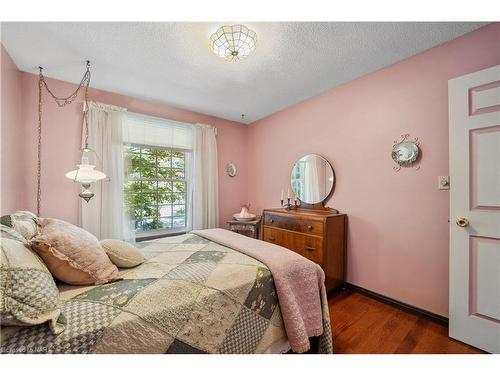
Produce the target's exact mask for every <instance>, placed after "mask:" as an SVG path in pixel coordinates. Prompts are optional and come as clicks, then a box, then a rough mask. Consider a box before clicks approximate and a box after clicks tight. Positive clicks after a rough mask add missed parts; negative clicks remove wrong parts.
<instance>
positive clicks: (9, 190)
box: [0, 46, 24, 215]
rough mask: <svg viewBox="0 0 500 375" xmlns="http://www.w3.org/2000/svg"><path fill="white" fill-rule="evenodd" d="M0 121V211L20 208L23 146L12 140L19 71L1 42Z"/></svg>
mask: <svg viewBox="0 0 500 375" xmlns="http://www.w3.org/2000/svg"><path fill="white" fill-rule="evenodd" d="M1 50H2V52H1V60H0V65H1V75H0V82H1V84H0V86H1V94H0V95H1V106H0V108H1V122H0V138H1V150H0V159H1V161H0V169H1V172H0V176H1V177H0V190H1V192H0V196H1V201H0V213H1V214H2V215H3V214H4V213H8V212H12V211H14V210H17V209H19V208H23V206H22V204H23V200H22V198H23V194H22V190H21V189H20V188H21V187H22V186H23V182H24V171H23V168H22V165H23V163H24V158H23V149H22V147H21V144H20V143H18V142H15V140H21V139H23V123H22V121H21V113H22V112H21V108H22V106H21V72H20V71H19V70H18V69H17V67H16V65H15V64H14V62H13V61H12V59H11V58H10V56H9V54H8V53H7V51H6V50H5V48H4V47H3V46H1Z"/></svg>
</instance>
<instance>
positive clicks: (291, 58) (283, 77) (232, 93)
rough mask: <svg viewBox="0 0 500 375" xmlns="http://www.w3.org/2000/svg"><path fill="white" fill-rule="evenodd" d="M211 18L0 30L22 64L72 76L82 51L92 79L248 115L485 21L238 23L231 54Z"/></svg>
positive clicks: (236, 116)
mask: <svg viewBox="0 0 500 375" xmlns="http://www.w3.org/2000/svg"><path fill="white" fill-rule="evenodd" d="M235 23H236V22H235ZM225 24H229V23H225ZM220 25H222V23H215V22H214V23H151V22H138V23H129V22H123V23H116V22H102V23H93V22H84V23H75V22H71V23H51V22H41V23H24V22H23V23H2V30H1V31H2V32H1V39H2V43H3V44H4V46H5V48H6V49H7V51H8V52H9V54H10V55H11V56H12V58H13V59H14V61H15V63H16V64H17V66H18V67H19V69H21V70H23V71H27V72H32V73H36V72H37V69H36V67H37V66H39V65H41V66H43V67H45V74H46V75H47V76H49V77H53V78H57V79H61V80H64V81H70V82H75V83H77V82H79V80H80V79H81V76H82V74H83V70H84V61H85V60H86V59H89V60H91V61H92V65H93V69H92V83H91V86H92V87H95V88H99V89H104V90H109V91H113V92H117V93H121V94H126V95H130V96H134V97H137V98H141V99H146V100H153V101H157V102H161V103H166V104H170V105H173V106H176V107H180V108H185V109H189V110H193V111H197V112H201V113H206V114H210V115H214V116H218V117H222V118H226V119H230V120H235V121H240V122H245V123H250V122H253V121H255V120H258V119H260V118H262V117H265V116H268V115H270V114H272V113H274V112H277V111H279V110H281V109H283V108H285V107H288V106H290V105H293V104H295V103H297V102H299V101H301V100H304V99H307V98H309V97H311V96H314V95H317V94H320V93H321V92H324V91H326V90H328V89H330V88H332V87H335V86H338V85H340V84H342V83H344V82H347V81H350V80H352V79H354V78H357V77H360V76H362V75H364V74H367V73H370V72H373V71H375V70H377V69H380V68H382V67H384V66H387V65H389V64H392V63H395V62H397V61H400V60H402V59H404V58H407V57H409V56H412V55H414V54H416V53H418V52H421V51H424V50H426V49H428V48H431V47H434V46H436V45H438V44H441V43H443V42H446V41H448V40H451V39H454V38H456V37H458V36H460V35H463V34H465V33H467V32H470V31H472V30H474V29H477V28H479V27H481V26H483V25H484V23H467V22H442V23H430V22H420V23H403V22H396V23H394V22H379V23H361V22H353V23H344V22H325V23H321V22H293V23H288V22H285V23H267V22H264V23H254V22H248V23H247V22H245V25H247V26H248V27H250V28H251V29H253V30H255V31H256V32H257V37H258V42H257V49H256V50H255V52H254V53H253V54H252V55H250V56H249V57H248V58H247V59H246V60H244V61H241V62H236V63H230V62H226V61H224V60H222V59H221V58H219V57H217V56H215V55H214V54H213V53H212V52H211V51H210V50H209V48H208V37H209V36H210V34H211V33H212V32H214V31H215V30H216V29H217V28H218V27H219V26H220ZM242 113H244V114H245V119H244V120H243V121H242V119H241V114H242Z"/></svg>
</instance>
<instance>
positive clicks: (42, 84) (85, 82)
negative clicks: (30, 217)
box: [36, 60, 90, 216]
mask: <svg viewBox="0 0 500 375" xmlns="http://www.w3.org/2000/svg"><path fill="white" fill-rule="evenodd" d="M86 67H87V70H86V71H85V74H84V75H83V77H82V80H81V81H80V84H79V85H78V87H77V89H76V90H75V91H74V92H73V93H71V95H69V96H67V97H58V96H56V95H55V94H54V93H53V92H52V91H51V90H50V89H49V86H48V85H47V82H46V81H45V77H44V76H43V68H42V67H41V66H40V67H38V69H39V70H40V73H39V75H38V153H37V155H38V161H37V196H36V214H37V216H40V209H41V204H42V184H41V176H42V104H43V101H42V91H43V90H42V89H43V88H45V89H46V90H47V92H48V93H49V94H50V96H51V97H52V99H54V101H55V102H56V103H57V105H58V106H59V107H65V106H66V105H68V104H71V103H73V101H74V100H75V99H76V97H77V96H78V93H79V92H80V89H81V88H82V87H85V109H84V113H83V121H84V123H85V124H84V125H85V148H88V138H89V135H88V134H89V132H88V121H87V120H88V89H89V84H90V61H88V60H87V65H86Z"/></svg>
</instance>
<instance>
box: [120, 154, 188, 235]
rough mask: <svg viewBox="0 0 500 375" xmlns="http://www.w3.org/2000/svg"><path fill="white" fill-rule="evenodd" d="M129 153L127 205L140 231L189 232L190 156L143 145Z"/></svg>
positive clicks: (127, 156) (127, 157) (126, 186)
mask: <svg viewBox="0 0 500 375" xmlns="http://www.w3.org/2000/svg"><path fill="white" fill-rule="evenodd" d="M125 151H126V159H127V160H128V163H127V164H128V166H129V170H130V173H129V175H128V178H127V181H126V183H125V202H126V204H127V207H128V210H129V214H130V215H131V217H132V218H133V219H134V221H135V229H136V231H137V232H147V231H152V230H165V229H166V230H168V229H183V228H185V227H186V225H187V218H186V212H187V199H186V198H187V197H186V191H187V189H186V183H187V181H186V152H183V151H177V150H174V149H167V148H158V147H154V148H153V147H147V146H140V145H132V146H126V148H125Z"/></svg>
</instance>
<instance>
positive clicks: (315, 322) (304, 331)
mask: <svg viewBox="0 0 500 375" xmlns="http://www.w3.org/2000/svg"><path fill="white" fill-rule="evenodd" d="M191 233H193V234H196V235H198V236H201V237H204V238H206V239H208V240H210V241H214V242H217V243H219V244H221V245H224V246H227V247H229V248H232V249H234V250H237V251H239V252H242V253H244V254H246V255H248V256H250V257H252V258H255V259H257V260H259V261H261V262H262V263H264V264H265V265H266V266H267V267H268V268H269V270H270V271H271V274H272V275H273V279H274V285H275V287H276V292H277V294H278V300H279V304H280V308H281V314H282V315H283V321H284V324H285V330H286V334H287V336H288V341H289V342H290V346H291V348H292V350H293V351H294V352H296V353H303V352H306V351H308V350H309V348H310V344H309V337H312V336H321V337H320V352H323V353H331V352H332V341H331V331H330V318H329V313H328V301H327V299H326V290H325V274H324V272H323V270H322V269H321V267H320V266H319V265H317V264H316V263H314V262H311V261H310V260H308V259H306V258H304V257H303V256H301V255H299V254H297V253H294V252H293V251H290V250H288V249H286V248H284V247H281V246H278V245H274V244H271V243H268V242H264V241H259V240H255V239H253V238H249V237H245V236H242V235H240V234H237V233H234V232H230V231H228V230H225V229H219V228H217V229H203V230H194V231H192V232H191Z"/></svg>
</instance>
